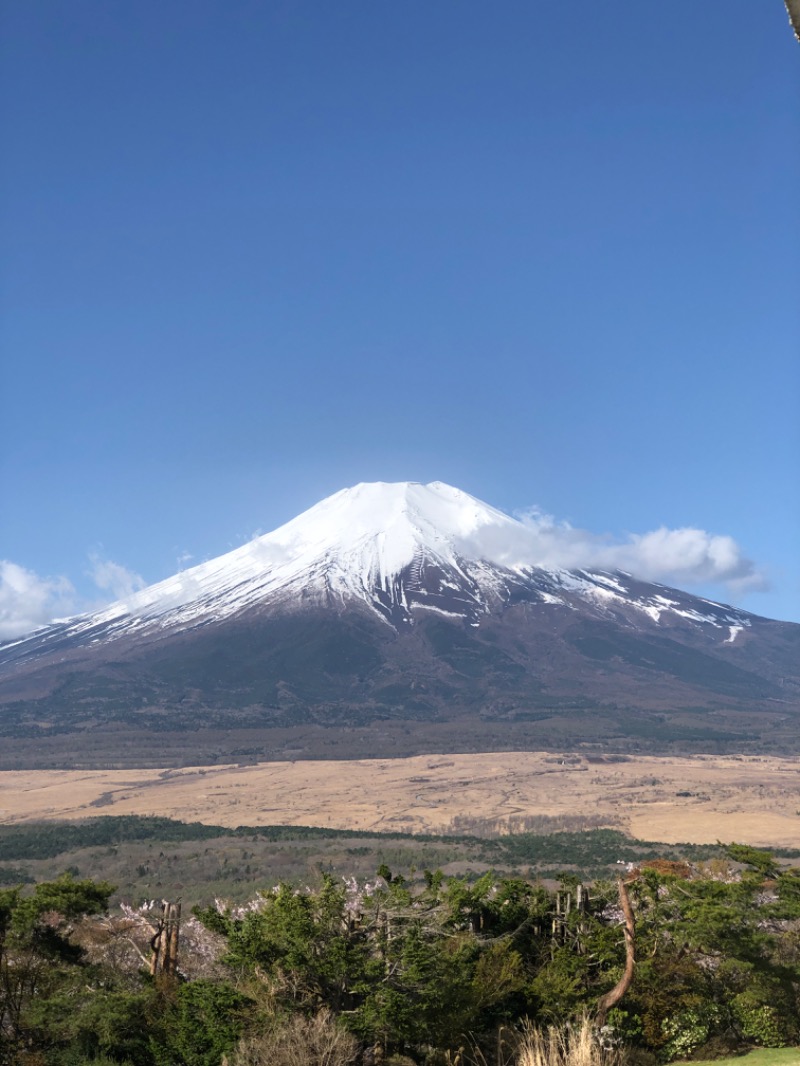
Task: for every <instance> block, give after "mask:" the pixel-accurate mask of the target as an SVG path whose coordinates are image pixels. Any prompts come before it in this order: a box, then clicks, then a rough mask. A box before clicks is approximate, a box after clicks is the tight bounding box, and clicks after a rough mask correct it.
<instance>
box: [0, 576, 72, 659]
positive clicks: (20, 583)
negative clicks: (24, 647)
mask: <svg viewBox="0 0 800 1066" xmlns="http://www.w3.org/2000/svg"><path fill="white" fill-rule="evenodd" d="M75 609H76V594H75V589H74V588H73V586H72V583H71V582H70V581H68V580H67V578H65V577H39V575H38V574H35V573H34V572H33V571H32V570H26V569H25V567H24V566H18V565H17V563H12V562H10V561H9V560H8V559H2V560H0V640H11V639H12V638H13V637H18V636H21V635H22V634H23V633H29V632H30V631H31V630H33V629H38V628H39V627H40V626H44V625H47V623H48V622H52V620H53V619H54V618H57V617H59V615H68V614H72V613H73V612H74V611H75Z"/></svg>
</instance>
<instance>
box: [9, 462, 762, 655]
mask: <svg viewBox="0 0 800 1066" xmlns="http://www.w3.org/2000/svg"><path fill="white" fill-rule="evenodd" d="M530 545H531V535H530V531H529V530H528V528H527V527H526V526H525V525H524V524H523V523H522V522H520V521H518V520H517V519H514V518H511V517H510V516H509V515H506V514H504V513H503V512H502V511H498V510H497V509H495V508H494V507H490V506H489V505H488V504H486V503H483V502H482V501H480V500H478V499H476V498H475V497H474V496H470V495H468V494H467V493H466V492H462V491H461V490H460V489H456V488H453V487H452V486H450V485H445V484H443V483H442V482H439V481H435V482H433V483H431V484H429V485H421V484H417V483H414V482H399V483H395V484H387V483H383V482H378V483H372V484H360V485H356V486H355V487H353V488H348V489H342V491H341V492H337V493H336V494H335V495H333V496H330V497H328V498H327V499H325V500H322V501H321V502H320V503H318V504H316V506H314V507H312V508H310V509H309V510H308V511H305V512H304V513H303V514H301V515H299V516H298V517H297V518H294V519H293V520H292V521H290V522H287V523H286V525H283V526H281V527H280V528H279V529H276V530H275V531H274V532H272V533H267V534H266V535H264V536H261V537H257V538H256V539H254V540H252V541H250V542H249V543H248V544H245V545H244V546H243V547H241V548H237V549H236V550H235V551H231V552H228V553H227V554H225V555H222V556H219V557H218V558H216V559H212V560H211V561H210V562H205V563H201V564H200V565H199V566H195V567H192V568H191V569H188V570H184V571H181V572H180V573H178V574H175V575H174V576H173V577H170V578H168V579H167V580H166V581H161V582H158V583H157V584H154V585H151V586H149V587H148V588H145V589H143V590H142V591H140V592H137V593H134V594H133V595H131V596H129V597H127V598H126V599H124V600H121V601H119V602H118V603H115V604H113V605H112V606H110V607H108V608H106V609H105V610H102V611H99V612H96V613H94V614H89V615H85V616H82V617H80V618H77V619H74V620H70V621H68V622H67V623H66V624H63V625H59V626H57V627H50V629H49V630H46V631H45V632H44V633H41V632H40V633H37V634H35V635H34V637H33V639H32V640H31V638H26V639H23V640H20V641H17V642H15V646H16V648H17V652H16V655H24V654H25V653H26V647H28V646H30V647H36V648H37V649H38V648H41V647H42V643H41V642H42V640H43V639H44V641H45V642H46V640H47V635H48V633H52V635H53V637H57V639H58V640H59V642H61V641H63V639H64V638H65V637H66V636H67V635H69V636H70V637H71V638H73V639H74V638H80V637H81V636H83V635H85V634H89V633H91V634H92V637H93V639H94V640H99V639H104V640H109V639H115V638H119V637H121V636H123V635H132V634H134V633H136V632H143V631H147V630H153V629H155V630H158V631H163V630H165V629H185V628H188V627H193V626H197V625H201V624H208V623H216V622H220V621H222V620H223V619H226V618H230V617H233V616H235V615H238V614H241V613H242V612H244V611H249V610H253V609H261V610H275V609H281V610H299V609H305V608H309V607H311V606H316V607H339V608H343V607H345V606H347V605H351V606H352V605H358V604H360V605H363V606H366V607H367V608H369V609H370V610H372V611H373V612H375V614H376V615H378V617H380V618H382V619H384V620H385V621H386V622H388V623H389V624H393V625H397V624H400V623H406V624H408V623H411V624H413V621H414V617H415V614H417V613H418V612H420V611H433V612H436V613H438V614H441V615H444V616H446V617H451V618H455V619H464V620H467V621H469V622H470V623H471V624H472V625H479V624H480V620H481V617H482V616H484V615H486V614H488V613H490V612H491V611H492V609H493V608H497V607H498V606H500V605H502V604H507V603H510V602H512V601H513V600H514V599H519V598H520V597H521V596H523V595H527V596H529V597H532V598H533V599H534V601H536V600H538V602H541V603H546V604H551V605H562V606H573V605H574V603H575V602H576V600H583V601H585V603H586V605H587V606H588V607H590V608H591V609H594V610H597V611H600V612H601V613H609V612H611V613H614V612H617V613H618V612H619V611H620V610H622V609H626V608H627V609H633V610H635V611H640V612H642V613H643V614H645V615H646V616H647V617H649V618H650V619H652V620H653V621H655V622H660V621H661V620H662V617H666V618H667V619H668V618H670V617H672V618H673V619H675V618H684V619H689V620H691V621H693V622H696V623H700V624H704V625H710V626H713V627H715V628H724V629H725V630H726V634H727V636H726V639H727V640H729V641H733V640H735V639H736V635H737V633H739V632H741V631H742V630H743V629H744V628H746V627H748V626H749V625H750V622H749V616H748V615H747V614H746V613H744V612H742V611H737V610H735V609H734V608H732V607H725V606H723V605H720V604H717V603H712V602H710V601H707V600H698V599H696V598H691V602H688V601H687V598H686V597H684V596H682V595H680V594H677V595H676V594H675V593H674V592H670V590H668V589H665V588H662V587H661V586H653V585H646V586H645V585H642V583H640V582H636V581H634V580H633V579H632V578H631V577H630V575H626V574H622V573H620V572H615V573H613V574H611V573H599V572H589V571H585V570H582V571H569V570H563V569H552V568H549V569H548V568H545V567H541V566H535V565H531V562H530V561H529V556H530ZM526 549H527V550H526ZM523 560H527V561H523ZM6 654H7V655H8V654H11V648H10V647H7V648H6Z"/></svg>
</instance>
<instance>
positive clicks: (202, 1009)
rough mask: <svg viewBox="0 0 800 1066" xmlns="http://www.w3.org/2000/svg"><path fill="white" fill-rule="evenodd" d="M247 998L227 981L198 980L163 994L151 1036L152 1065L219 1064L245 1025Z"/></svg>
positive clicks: (208, 1065)
mask: <svg viewBox="0 0 800 1066" xmlns="http://www.w3.org/2000/svg"><path fill="white" fill-rule="evenodd" d="M250 1002H251V1001H250V999H249V998H248V997H247V996H246V995H244V994H243V993H242V992H240V991H239V990H238V989H236V988H234V987H233V985H231V984H229V983H227V982H220V981H207V980H198V981H192V982H189V983H188V984H183V985H179V986H178V987H177V989H175V990H174V991H172V993H171V994H170V990H169V989H167V990H166V992H165V994H164V996H163V1007H162V1011H161V1012H160V1015H159V1017H158V1018H157V1019H156V1024H155V1025H154V1026H153V1029H154V1034H153V1036H152V1037H151V1042H150V1050H151V1053H152V1061H153V1062H154V1063H155V1066H219V1063H220V1061H221V1059H222V1056H223V1055H224V1054H226V1053H227V1052H229V1051H231V1050H232V1049H233V1048H234V1047H235V1046H236V1043H237V1042H238V1040H239V1038H240V1036H241V1035H242V1031H243V1028H244V1022H245V1017H246V1013H247V1008H248V1006H250Z"/></svg>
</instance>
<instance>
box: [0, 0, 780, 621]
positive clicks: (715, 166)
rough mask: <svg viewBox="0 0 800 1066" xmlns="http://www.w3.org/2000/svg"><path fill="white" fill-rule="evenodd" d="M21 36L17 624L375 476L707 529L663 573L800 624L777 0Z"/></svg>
mask: <svg viewBox="0 0 800 1066" xmlns="http://www.w3.org/2000/svg"><path fill="white" fill-rule="evenodd" d="M0 36H1V37H2V56H1V62H0V68H1V71H2V75H1V76H2V84H1V85H0V96H2V150H3V156H4V163H3V167H2V174H0V200H2V211H3V217H2V253H0V269H1V271H2V336H1V338H0V339H1V340H2V350H3V355H2V360H3V362H2V378H1V379H0V383H1V385H2V396H1V397H0V451H1V455H2V458H1V466H0V508H1V509H2V529H1V530H0V559H5V560H7V561H8V562H9V563H11V564H13V565H12V566H11V567H9V566H8V565H6V568H5V571H3V574H2V575H0V576H2V577H3V578H4V580H5V586H4V588H0V611H3V610H5V612H6V620H7V621H8V619H9V618H11V619H12V621H13V618H14V617H16V615H15V614H14V612H17V615H19V616H20V617H23V616H24V618H28V617H30V618H31V619H33V618H34V616H35V618H36V620H37V621H38V620H40V619H41V618H43V617H44V616H45V615H47V614H48V612H54V611H61V613H63V610H64V609H65V608H66V609H70V610H72V609H77V608H78V607H84V606H86V605H88V604H92V603H95V602H99V601H101V600H103V599H104V598H106V599H107V598H108V597H109V596H110V595H112V594H113V593H114V591H118V590H119V589H121V588H122V586H123V585H124V583H125V581H126V580H127V574H128V573H129V572H130V573H133V574H136V575H140V576H141V578H143V579H144V580H146V581H147V582H150V581H155V580H158V579H161V578H163V577H165V576H167V575H168V574H170V573H172V572H174V571H175V570H176V569H177V568H178V566H179V565H182V566H185V565H191V563H192V562H199V561H201V560H202V559H204V558H208V557H211V556H214V555H217V554H220V553H221V552H223V551H226V550H228V549H229V548H232V547H235V546H238V545H239V544H240V543H242V541H243V540H245V539H247V538H249V537H250V536H251V535H253V534H254V533H255V532H257V531H261V532H266V531H267V530H269V529H271V528H274V527H275V526H277V525H279V524H281V523H282V522H283V521H286V520H288V519H289V518H291V517H292V516H293V515H294V514H296V513H297V512H299V511H300V510H302V509H304V508H306V507H308V506H310V505H311V504H313V503H314V502H316V501H317V500H318V499H320V498H321V497H323V496H326V495H328V494H329V493H331V492H334V491H336V490H337V489H339V488H342V487H344V486H346V485H351V484H354V483H356V482H358V481H372V480H385V481H395V480H417V481H430V480H443V481H447V482H449V483H451V484H454V485H457V486H459V487H460V488H463V489H465V490H466V491H468V492H471V493H473V494H474V495H476V496H479V497H481V498H482V499H485V500H486V501H488V502H489V503H492V504H494V505H495V506H498V507H500V508H502V509H504V510H507V511H515V510H518V509H527V508H530V507H533V506H536V507H538V508H540V509H541V510H543V511H544V512H546V513H547V514H550V515H553V516H555V518H556V519H557V520H558V521H559V522H564V521H567V522H569V523H571V524H572V526H573V527H574V529H573V531H572V533H571V534H570V535H571V536H572V538H573V540H574V537H575V536H578V537H579V538H580V537H584V538H585V540H586V543H587V553H588V556H589V557H590V556H591V552H592V546H593V545H594V546H595V547H596V546H597V545H598V544H601V545H608V544H609V543H611V544H620V545H622V546H625V545H628V546H629V547H630V546H631V545H633V547H632V548H631V553H632V554H633V556H634V557H635V552H636V550H637V549H636V545H637V544H638V542H637V541H635V540H634V541H631V539H630V538H631V535H632V534H633V535H642V534H646V533H648V532H650V531H653V530H657V529H659V528H661V527H666V528H668V529H671V530H675V529H681V528H684V527H689V528H692V529H694V530H695V531H696V533H695V534H694V540H693V541H692V544H693V545H694V547H695V548H697V550H698V551H699V553H700V554H699V555H698V559H699V562H698V564H697V566H696V567H695V569H694V570H692V572H691V573H688V571H687V573H686V574H682V573H681V571H680V566H679V564H676V563H675V561H674V560H673V561H672V562H671V563H670V564H669V566H668V565H667V564H666V563H665V567H664V573H663V574H661V575H657V576H663V578H664V579H665V580H670V579H671V578H672V580H673V581H674V583H680V584H682V585H683V586H684V587H688V588H690V589H691V590H692V591H698V592H700V593H702V594H706V595H711V596H713V597H714V598H719V599H724V600H727V601H729V602H735V603H737V604H740V605H742V606H744V607H746V608H747V609H749V610H752V611H755V612H757V613H759V614H766V615H772V616H774V617H778V618H786V619H791V620H795V621H800V551H799V550H798V549H799V548H800V490H799V489H798V482H799V481H800V477H799V473H800V297H798V293H799V292H800V285H799V283H798V278H800V199H799V198H798V189H800V47H798V45H797V42H796V41H795V40H794V38H793V36H792V34H791V31H790V29H789V26H788V22H787V18H786V14H785V11H784V8H783V5H782V3H780V0H770V2H766V0H762V2H759V3H754V2H753V0H703V2H698V0H673V3H671V4H670V5H668V6H667V7H664V5H648V4H639V3H630V2H627V3H622V2H614V0H612V2H609V3H604V4H585V5H579V6H576V5H574V4H564V3H561V2H555V0H543V2H539V3H532V2H531V0H503V2H502V3H500V4H489V3H487V2H485V0H484V2H482V3H478V2H475V0H442V2H437V3H431V2H430V0H426V2H424V3H423V2H421V0H405V2H403V3H392V4H390V3H386V2H379V0H370V2H366V0H359V2H355V0H353V2H351V0H341V2H335V3H333V2H328V0H308V2H299V0H298V2H295V0H258V2H256V0H224V2H223V0H216V2H210V0H167V2H164V0H158V2H157V3H156V2H155V0H136V2H135V3H130V2H129V0H58V2H56V0H5V3H4V4H3V6H2V25H0ZM576 530H577V533H576ZM713 535H722V536H725V537H729V538H732V539H733V541H732V542H731V541H725V542H724V544H725V546H726V549H727V551H728V553H729V555H728V556H727V557H726V558H728V562H729V563H730V565H728V564H727V563H724V561H723V563H720V562H719V559H717V562H716V563H714V562H713V559H712V557H713V556H714V551H715V549H714V545H715V544H716V545H717V547H719V544H720V543H722V542H719V541H714V540H713V539H712V538H713ZM704 538H705V539H704ZM733 542H735V543H733ZM648 543H650V544H651V547H652V543H651V542H648ZM732 545H733V546H732ZM673 547H674V545H673ZM704 551H705V552H706V554H705V556H704V555H703V552H704ZM731 552H732V553H733V555H732V556H731V555H730V553H731ZM717 555H719V552H717ZM703 559H706V561H707V562H708V560H710V559H711V560H712V561H711V562H708V565H707V566H706V565H705V563H704V562H703ZM731 559H732V562H731ZM589 561H591V558H589ZM112 564H113V566H112ZM676 565H677V566H678V569H677V570H676V569H675V567H676ZM726 566H727V569H726ZM114 567H116V569H114ZM670 567H672V569H670ZM715 567H716V569H715ZM651 569H652V568H651ZM682 577H685V578H686V580H680V581H679V580H678V579H680V578H682ZM689 578H691V581H690V580H689ZM726 579H731V580H726ZM15 583H16V584H15ZM98 585H99V586H100V587H98ZM759 585H761V586H767V585H768V586H769V587H768V588H762V589H761V590H760V591H759V589H758V586H759ZM4 597H5V598H4Z"/></svg>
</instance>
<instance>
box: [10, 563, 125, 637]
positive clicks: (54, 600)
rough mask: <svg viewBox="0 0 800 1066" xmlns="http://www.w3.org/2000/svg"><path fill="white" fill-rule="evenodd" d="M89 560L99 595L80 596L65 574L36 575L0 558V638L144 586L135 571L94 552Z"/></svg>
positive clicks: (101, 604)
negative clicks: (89, 597) (56, 575)
mask: <svg viewBox="0 0 800 1066" xmlns="http://www.w3.org/2000/svg"><path fill="white" fill-rule="evenodd" d="M89 563H90V569H89V570H88V571H87V577H89V578H90V579H91V580H92V582H93V583H94V584H95V585H96V586H97V588H98V589H99V590H100V592H101V593H103V595H102V597H101V598H99V599H98V598H92V599H91V600H87V599H85V598H82V597H80V596H79V595H78V593H77V592H76V590H75V587H74V586H73V584H72V582H71V581H70V580H69V579H68V578H66V577H40V575H39V574H37V573H35V572H34V571H33V570H27V569H26V568H25V567H24V566H20V565H19V564H18V563H13V562H11V561H10V560H8V559H3V560H0V641H2V640H13V639H14V638H16V637H21V636H24V635H25V634H26V633H31V632H32V631H33V630H34V629H39V628H40V627H41V626H46V625H49V623H50V622H52V621H54V620H55V619H57V618H65V617H68V616H69V615H74V614H79V613H80V612H82V611H87V610H98V609H99V608H101V607H105V606H106V605H107V604H108V603H109V602H110V601H112V600H120V599H125V598H126V597H127V596H130V595H131V594H132V593H134V592H136V591H137V590H138V589H140V588H142V587H143V586H144V581H143V580H142V578H141V577H139V575H138V574H135V573H133V572H132V571H131V570H128V569H127V568H126V567H124V566H120V564H119V563H115V562H112V561H111V560H110V559H104V558H102V557H101V556H100V555H99V554H97V553H96V552H94V553H92V554H91V555H90V556H89Z"/></svg>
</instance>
